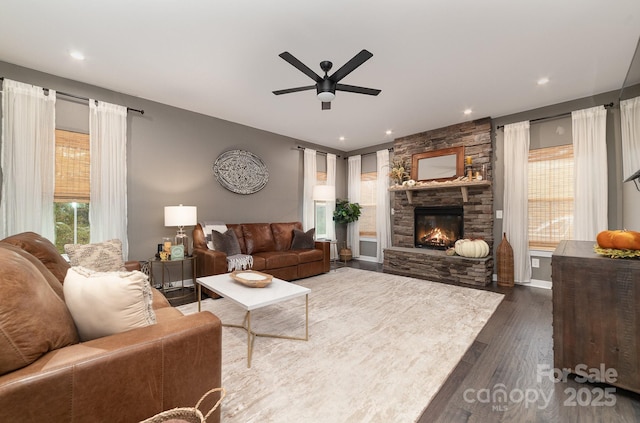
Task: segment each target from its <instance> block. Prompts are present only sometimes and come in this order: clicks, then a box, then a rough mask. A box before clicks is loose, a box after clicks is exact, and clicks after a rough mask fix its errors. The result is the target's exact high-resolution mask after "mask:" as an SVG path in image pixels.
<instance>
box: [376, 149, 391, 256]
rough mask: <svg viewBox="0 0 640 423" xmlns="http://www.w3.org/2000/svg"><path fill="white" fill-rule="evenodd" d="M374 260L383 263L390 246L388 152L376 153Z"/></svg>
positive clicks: (385, 150)
mask: <svg viewBox="0 0 640 423" xmlns="http://www.w3.org/2000/svg"><path fill="white" fill-rule="evenodd" d="M376 167H377V175H378V176H377V181H376V182H377V184H376V188H377V189H376V191H377V192H376V195H377V196H376V244H377V250H378V251H377V253H376V258H377V259H378V263H382V262H383V261H384V249H385V248H388V247H390V246H391V207H390V204H391V198H390V195H389V176H388V174H389V150H388V149H386V148H385V149H384V150H380V151H377V152H376Z"/></svg>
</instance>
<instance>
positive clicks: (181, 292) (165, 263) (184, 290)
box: [149, 256, 196, 305]
mask: <svg viewBox="0 0 640 423" xmlns="http://www.w3.org/2000/svg"><path fill="white" fill-rule="evenodd" d="M185 263H191V281H192V282H193V286H184V280H185ZM156 265H160V274H161V275H162V276H161V278H160V283H159V284H158V285H159V287H158V290H159V291H160V292H162V294H164V296H165V297H166V298H167V300H169V303H170V304H171V305H180V304H182V303H183V300H184V299H186V298H189V297H193V300H194V301H195V299H196V298H195V292H196V258H195V256H187V257H185V258H183V259H181V260H160V259H158V258H155V257H153V258H150V259H149V282H150V283H151V286H153V287H156V284H157V282H155V281H154V277H153V269H154V267H156ZM177 265H180V280H178V281H165V271H167V270H169V268H170V267H176V266H177ZM187 277H189V275H188V274H187ZM174 284H176V285H175V286H174ZM181 300H182V301H181ZM174 301H175V302H180V303H178V304H173V302H174Z"/></svg>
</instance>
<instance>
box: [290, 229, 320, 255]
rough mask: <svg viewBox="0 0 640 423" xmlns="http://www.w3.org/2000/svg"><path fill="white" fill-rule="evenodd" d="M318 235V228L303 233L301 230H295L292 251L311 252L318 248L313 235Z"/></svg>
mask: <svg viewBox="0 0 640 423" xmlns="http://www.w3.org/2000/svg"><path fill="white" fill-rule="evenodd" d="M315 233H316V228H311V229H309V230H308V231H307V232H303V231H301V230H300V229H294V230H293V241H291V249H292V250H309V249H313V248H315V247H316V241H315V240H314V239H313V235H314V234H315Z"/></svg>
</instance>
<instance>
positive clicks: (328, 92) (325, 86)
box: [316, 75, 336, 102]
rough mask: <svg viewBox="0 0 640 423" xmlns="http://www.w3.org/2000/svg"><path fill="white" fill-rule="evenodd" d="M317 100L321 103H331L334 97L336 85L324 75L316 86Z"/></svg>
mask: <svg viewBox="0 0 640 423" xmlns="http://www.w3.org/2000/svg"><path fill="white" fill-rule="evenodd" d="M316 91H317V93H318V99H319V100H321V101H324V102H326V101H331V100H333V99H334V98H335V96H336V83H335V82H333V81H332V80H330V79H329V77H327V76H326V75H325V77H324V80H322V81H321V82H319V83H318V84H317V85H316Z"/></svg>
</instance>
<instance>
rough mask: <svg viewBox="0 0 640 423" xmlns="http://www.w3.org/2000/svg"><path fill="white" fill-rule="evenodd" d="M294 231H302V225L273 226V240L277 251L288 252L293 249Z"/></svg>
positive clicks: (290, 223)
mask: <svg viewBox="0 0 640 423" xmlns="http://www.w3.org/2000/svg"><path fill="white" fill-rule="evenodd" d="M294 229H298V230H302V223H300V222H287V223H272V224H271V232H272V233H273V240H274V242H275V243H276V251H287V250H290V249H291V242H292V241H293V230H294Z"/></svg>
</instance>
